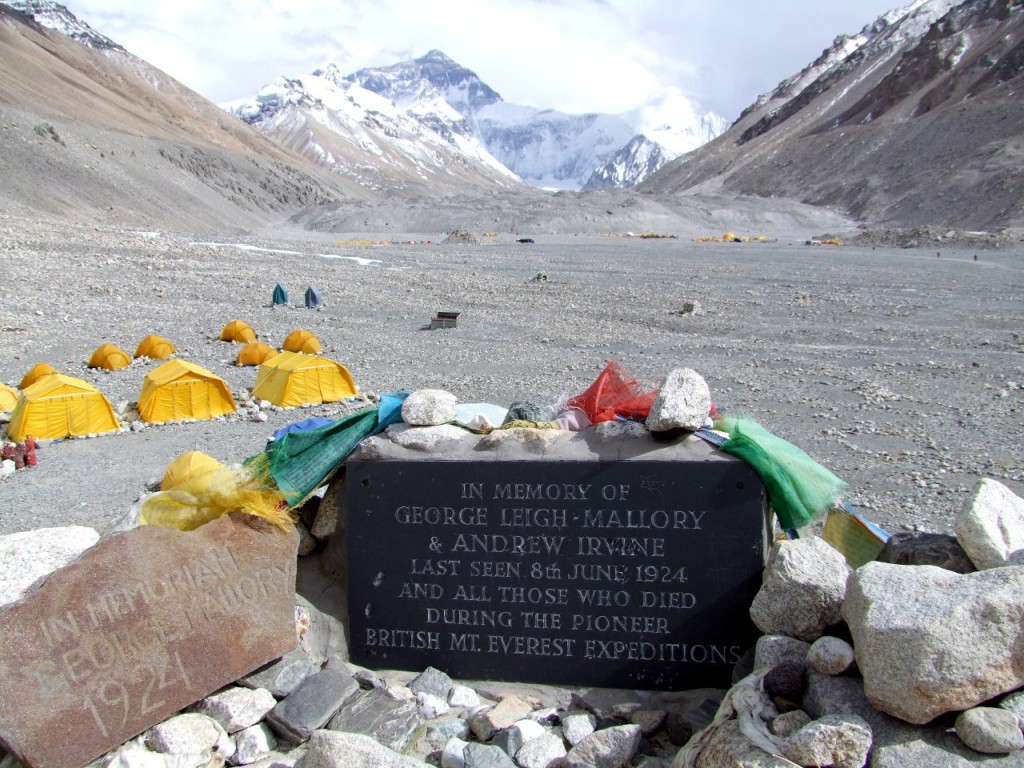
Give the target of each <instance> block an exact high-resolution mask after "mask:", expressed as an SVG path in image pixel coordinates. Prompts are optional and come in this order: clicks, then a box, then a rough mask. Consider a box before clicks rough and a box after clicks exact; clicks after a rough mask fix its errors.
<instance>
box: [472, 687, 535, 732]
mask: <svg viewBox="0 0 1024 768" xmlns="http://www.w3.org/2000/svg"><path fill="white" fill-rule="evenodd" d="M532 711H533V708H532V707H531V706H530V705H529V704H527V703H526V702H525V701H523V700H522V699H520V698H518V697H516V696H506V697H505V698H503V699H502V700H501V701H499V702H498V703H497V704H495V705H494V706H493V707H490V708H489V709H486V710H484V711H483V712H480V713H478V714H476V715H474V716H473V717H471V718H470V720H469V727H470V729H471V730H472V731H473V733H474V734H476V737H477V738H478V739H480V740H481V741H487V740H488V739H490V738H491V736H493V735H494V732H495V731H500V730H501V729H503V728H508V727H509V726H510V725H512V723H514V722H516V720H522V719H523V718H524V717H527V716H529V714H530V712H532Z"/></svg>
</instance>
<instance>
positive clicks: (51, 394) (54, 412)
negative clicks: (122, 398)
mask: <svg viewBox="0 0 1024 768" xmlns="http://www.w3.org/2000/svg"><path fill="white" fill-rule="evenodd" d="M118 427H120V424H118V421H117V417H116V416H115V415H114V409H113V408H112V407H111V405H110V401H109V400H107V398H106V397H105V396H104V395H103V394H101V393H100V391H99V390H98V389H96V387H94V386H93V385H92V384H90V383H89V382H87V381H82V380H81V379H75V378H72V377H71V376H65V375H64V374H63V373H52V374H50V375H49V376H44V377H43V378H41V379H40V380H39V381H37V382H36V383H35V384H33V385H32V386H30V387H26V388H25V389H23V390H22V391H21V397H19V398H18V404H17V405H16V406H15V407H14V411H13V412H12V413H11V423H10V424H9V425H8V427H7V437H8V439H10V440H13V441H15V442H21V441H22V440H24V439H25V438H26V437H27V436H29V435H31V436H32V437H35V438H41V439H46V440H59V439H61V438H63V437H77V436H79V435H88V434H91V433H99V432H112V431H114V430H116V429H117V428H118Z"/></svg>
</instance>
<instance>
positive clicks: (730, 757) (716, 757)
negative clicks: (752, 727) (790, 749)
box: [696, 720, 793, 768]
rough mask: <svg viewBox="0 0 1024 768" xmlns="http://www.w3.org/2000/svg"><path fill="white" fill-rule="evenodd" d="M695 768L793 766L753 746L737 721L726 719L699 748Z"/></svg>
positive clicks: (769, 767)
mask: <svg viewBox="0 0 1024 768" xmlns="http://www.w3.org/2000/svg"><path fill="white" fill-rule="evenodd" d="M696 768H793V764H792V763H791V762H790V761H789V760H786V759H784V758H782V757H776V756H775V755H770V754H768V753H767V752H765V751H764V750H763V749H761V748H759V747H755V746H754V745H753V744H752V743H751V742H750V741H748V740H747V737H746V736H744V735H743V734H742V733H741V732H740V726H739V722H738V721H736V720H727V721H726V722H725V723H723V724H722V726H721V727H720V728H718V729H716V731H715V734H714V735H713V736H712V737H711V739H710V740H709V741H708V743H707V744H706V745H705V746H704V749H702V750H701V752H700V755H698V757H697V762H696Z"/></svg>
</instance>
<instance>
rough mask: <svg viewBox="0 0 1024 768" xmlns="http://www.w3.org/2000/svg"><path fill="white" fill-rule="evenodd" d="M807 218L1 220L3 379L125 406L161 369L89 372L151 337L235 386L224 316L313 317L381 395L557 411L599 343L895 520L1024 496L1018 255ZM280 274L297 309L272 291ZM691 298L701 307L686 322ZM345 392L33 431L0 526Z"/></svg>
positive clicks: (59, 510)
mask: <svg viewBox="0 0 1024 768" xmlns="http://www.w3.org/2000/svg"><path fill="white" fill-rule="evenodd" d="M523 234H528V233H523ZM812 234H817V233H814V232H806V233H805V234H803V235H800V234H798V233H795V232H793V233H789V234H787V235H783V236H779V237H778V238H777V239H776V241H775V242H763V243H754V242H751V243H700V244H698V243H694V242H692V241H691V240H690V239H689V238H688V237H681V238H679V239H649V240H644V239H639V238H635V237H632V238H627V237H612V236H600V235H585V236H584V235H580V236H570V235H559V236H548V235H545V236H537V237H535V240H536V242H535V243H534V244H521V243H517V242H515V238H516V236H513V235H510V234H499V235H498V236H497V237H494V238H487V237H482V236H481V237H480V243H479V244H478V245H443V244H441V241H442V240H443V239H444V237H445V234H444V233H443V232H434V233H427V234H410V235H395V234H394V233H389V234H388V235H385V236H380V237H379V238H378V237H374V236H372V235H371V236H367V235H365V234H359V235H351V236H349V235H339V234H333V233H312V232H306V231H302V230H295V229H291V230H289V229H279V230H274V231H272V232H266V233H263V234H260V235H247V236H239V235H230V236H228V235H226V236H224V237H210V236H208V235H202V236H195V237H190V236H186V235H181V234H175V233H171V232H164V231H159V232H158V231H143V230H131V229H124V228H118V227H114V226H96V225H79V224H72V223H67V222H63V221H44V220H39V219H27V218H18V217H6V218H3V219H0V381H4V382H6V383H8V384H10V385H13V386H16V385H17V384H18V382H19V381H20V380H21V377H22V376H23V375H24V373H25V372H26V371H27V370H28V369H29V368H31V367H32V366H33V365H34V364H36V363H38V362H47V363H50V364H51V365H53V366H54V367H55V368H57V369H58V370H60V371H62V372H64V373H67V374H69V375H72V376H76V377H80V378H84V379H86V380H88V381H91V382H93V383H94V384H95V385H96V386H97V387H98V388H99V389H100V390H101V391H102V392H104V393H105V394H106V395H107V396H108V397H109V398H110V400H111V402H112V403H113V404H114V405H115V407H117V406H119V405H120V404H124V403H128V402H133V401H136V400H137V399H138V395H139V391H140V389H141V386H142V381H143V378H144V376H145V374H146V372H147V371H148V370H150V369H151V368H152V367H153V366H155V365H157V363H154V362H151V361H148V360H145V359H140V360H136V361H135V363H133V364H132V365H131V366H129V367H128V368H125V369H123V370H121V371H117V372H113V373H110V372H100V371H93V370H90V369H88V368H86V367H85V363H86V361H87V360H88V358H89V355H90V353H91V352H92V350H93V349H94V348H96V347H97V346H99V345H100V344H101V343H104V342H113V343H115V344H117V345H119V346H120V347H121V348H122V349H124V350H126V351H127V352H129V354H130V353H132V352H133V351H134V350H135V347H136V345H137V344H138V342H139V341H140V340H141V339H142V338H143V337H144V336H145V335H147V334H149V333H157V334H160V335H163V336H166V337H167V338H169V339H171V340H172V341H173V342H174V343H175V344H176V345H177V348H178V357H180V358H183V359H186V360H189V361H192V362H194V363H197V364H199V365H201V366H203V367H205V368H208V369H209V370H211V371H213V372H214V373H216V374H217V375H219V376H221V377H223V378H224V379H225V380H226V381H227V382H228V384H229V386H230V387H231V389H232V391H234V392H238V391H239V390H242V389H248V388H250V387H251V386H252V384H253V382H254V381H255V376H256V370H255V369H254V368H241V367H237V366H235V365H233V364H232V363H233V360H234V358H235V355H236V354H237V351H238V348H239V347H238V345H234V344H231V343H227V342H222V341H219V340H218V336H219V333H220V330H221V328H222V327H223V326H224V325H225V324H226V323H227V322H228V321H230V320H232V319H236V318H238V319H242V320H245V321H247V322H248V323H250V324H251V325H252V326H253V327H254V328H255V329H256V331H257V332H258V333H259V334H260V338H261V340H263V341H267V342H268V343H270V344H271V345H273V346H279V345H280V344H281V343H282V341H283V339H284V336H285V335H286V334H287V333H288V332H289V331H291V330H293V329H296V328H307V329H309V330H312V331H313V332H314V333H315V334H317V336H318V337H319V338H320V340H321V342H322V344H323V346H324V354H325V355H326V356H328V357H331V358H333V359H336V360H338V361H340V362H342V363H344V364H345V365H346V366H347V367H348V369H349V370H350V371H351V373H352V374H353V376H354V378H355V380H356V382H357V384H358V385H359V387H360V389H361V391H362V392H363V393H365V394H366V395H369V396H370V397H371V399H372V395H374V394H377V393H381V392H388V391H393V390H397V389H400V388H412V389H416V388H423V387H436V388H443V389H447V390H449V391H451V392H453V393H454V394H455V395H457V396H458V398H459V399H460V401H463V402H477V401H488V402H494V403H498V404H501V405H509V404H510V403H512V402H513V401H517V400H530V401H533V402H537V403H541V404H552V403H555V402H557V401H559V400H560V399H563V398H566V397H569V396H572V395H575V394H579V393H580V392H582V391H583V390H584V389H586V387H587V386H588V385H589V384H590V383H591V382H592V381H593V380H594V378H595V377H596V376H597V374H598V373H599V372H600V371H601V369H602V367H603V366H604V365H605V361H606V360H609V359H614V360H617V361H618V362H620V363H621V364H622V365H623V366H625V368H626V369H627V370H629V371H630V372H631V373H632V374H633V375H635V376H636V377H637V378H638V379H639V380H640V381H642V382H643V383H644V384H645V385H647V386H649V387H651V388H653V387H656V386H657V385H658V384H659V383H660V381H661V379H662V377H663V376H664V375H665V374H666V373H667V372H668V371H669V370H671V369H672V368H675V367H680V366H685V367H690V368H694V369H696V370H697V371H699V372H700V373H701V374H702V375H703V376H704V377H705V378H706V379H707V381H708V383H709V385H710V387H711V391H712V397H713V400H714V402H715V403H716V404H717V405H718V406H719V407H723V408H726V409H729V410H733V411H744V412H747V413H749V414H750V415H752V416H753V417H755V418H756V419H758V420H759V421H760V422H761V423H763V424H764V425H765V426H766V427H768V428H769V429H771V430H772V431H774V432H775V433H776V434H778V435H780V436H782V437H784V438H786V439H788V440H790V441H792V442H793V443H795V444H796V445H798V446H800V447H801V448H803V449H804V450H805V451H807V452H808V453H810V454H811V455H812V456H813V457H814V458H815V459H817V460H818V461H820V462H821V463H823V464H824V465H825V466H827V467H828V468H830V469H831V470H832V471H833V472H835V473H836V474H837V475H839V476H840V477H841V478H843V479H844V480H845V481H846V482H847V483H848V485H849V488H848V493H847V498H848V500H849V501H850V502H851V503H853V504H854V506H855V507H857V508H858V509H859V510H860V511H861V512H862V513H864V514H865V515H866V516H867V517H869V518H870V519H872V520H874V521H875V522H877V523H878V524H880V525H882V526H884V527H885V528H887V529H889V530H890V531H897V530H905V529H919V530H929V531H947V530H949V528H950V526H951V524H952V520H953V517H954V516H955V514H956V512H957V511H958V510H959V508H960V506H961V504H962V503H963V500H964V499H965V497H966V496H967V493H968V491H969V490H970V488H971V487H972V486H973V485H974V483H975V482H976V481H977V480H978V479H979V478H981V477H992V478H995V479H998V480H1000V481H1001V482H1004V483H1006V484H1007V485H1008V486H1009V487H1010V488H1011V489H1012V490H1014V491H1015V492H1016V493H1018V494H1024V463H1022V461H1021V454H1020V447H1021V445H1022V443H1024V440H1022V436H1024V418H1022V408H1024V391H1022V385H1024V251H1022V250H1003V251H1000V250H978V251H972V250H971V249H970V248H960V249H951V248H948V247H944V245H942V244H939V245H935V244H927V245H921V246H920V247H917V248H910V249H907V248H882V247H878V248H871V247H853V246H843V247H838V248H837V247H829V246H807V245H804V244H803V239H804V237H806V236H810V235H812ZM519 236H522V235H519ZM357 239H360V240H362V239H369V240H374V239H386V240H389V241H392V242H389V243H388V244H385V245H365V244H355V243H353V242H351V241H353V240H357ZM403 240H409V241H413V242H407V243H406V242H400V241H403ZM428 241H429V242H428ZM975 256H976V257H977V259H975ZM538 275H543V276H545V277H546V279H537V277H538ZM278 282H280V283H282V284H283V285H284V286H285V287H286V288H287V289H288V291H289V294H290V303H291V305H292V306H291V307H289V308H276V309H272V308H271V306H270V298H271V292H272V289H273V287H274V285H275V283H278ZM309 285H315V286H316V287H317V288H318V289H319V290H320V291H321V292H322V294H323V298H324V302H325V305H324V307H323V308H322V309H321V310H319V311H310V310H307V309H306V308H305V307H304V306H302V296H303V292H304V291H305V289H306V287H307V286H309ZM687 302H696V303H697V304H698V305H699V312H698V313H695V314H684V313H683V309H684V305H685V304H686V303H687ZM439 310H455V311H459V312H461V315H460V317H459V326H458V328H457V329H453V330H434V331H430V330H426V329H425V327H426V326H427V324H428V321H429V319H430V318H431V317H432V316H433V315H434V314H435V313H436V312H438V311H439ZM353 407H354V405H353V404H334V405H325V406H317V407H312V408H307V409H292V410H285V411H268V412H266V413H267V417H268V418H267V421H265V422H257V421H254V420H253V419H252V418H251V417H250V416H249V415H247V414H245V413H240V414H239V415H237V416H231V417H227V418H226V419H223V420H214V421H202V422H193V423H178V424H168V425H160V426H147V427H146V428H145V429H142V430H141V431H138V432H134V431H129V430H125V431H124V432H122V433H120V434H113V435H105V436H100V437H96V438H89V439H79V440H64V441H58V442H54V443H51V444H48V445H45V446H44V447H43V448H42V450H40V452H39V464H38V466H37V467H35V468H32V469H29V470H26V471H22V472H18V473H16V474H15V475H13V476H11V477H9V478H7V479H6V480H0V534H7V533H13V532H17V531H23V530H29V529H33V528H40V527H48V526H58V525H88V526H92V527H95V528H96V529H97V530H99V531H101V532H102V531H104V530H105V529H107V528H109V527H110V526H111V525H113V524H114V523H115V522H116V521H117V520H118V519H120V518H121V517H123V516H124V515H125V514H126V513H127V512H128V511H129V510H130V508H131V506H132V504H133V502H134V501H135V500H136V499H137V497H138V496H139V494H140V493H142V492H143V491H144V488H145V485H146V483H147V482H149V481H151V480H152V479H154V478H158V477H159V476H160V475H161V474H162V473H163V470H164V468H165V467H166V466H167V464H168V463H169V462H170V461H171V460H172V459H173V458H174V457H175V456H177V455H178V454H180V453H182V452H184V451H188V450H202V451H205V452H206V453H208V454H210V455H212V456H214V457H216V458H218V459H220V460H221V461H224V462H229V463H230V462H237V461H241V460H242V459H244V458H246V457H248V456H251V455H253V454H255V453H258V452H260V451H261V450H263V447H264V444H265V441H266V439H267V438H268V437H269V436H270V435H271V434H272V433H273V431H274V430H276V429H279V428H280V427H282V426H284V425H286V424H288V423H290V422H292V421H297V420H301V419H304V418H308V417H310V416H314V415H327V416H331V415H337V414H340V413H342V412H343V411H345V410H346V409H351V408H353ZM125 426H127V425H125Z"/></svg>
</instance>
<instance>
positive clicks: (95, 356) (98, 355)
mask: <svg viewBox="0 0 1024 768" xmlns="http://www.w3.org/2000/svg"><path fill="white" fill-rule="evenodd" d="M131 363H132V359H131V357H129V356H128V353H127V352H125V351H124V350H123V349H121V348H120V347H119V346H117V345H116V344H101V345H100V346H98V347H96V349H95V350H94V351H93V353H92V355H91V356H90V357H89V367H90V368H105V369H106V370H108V371H119V370H121V369H122V368H126V367H128V366H129V365H131Z"/></svg>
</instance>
